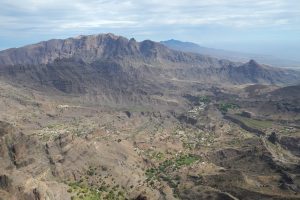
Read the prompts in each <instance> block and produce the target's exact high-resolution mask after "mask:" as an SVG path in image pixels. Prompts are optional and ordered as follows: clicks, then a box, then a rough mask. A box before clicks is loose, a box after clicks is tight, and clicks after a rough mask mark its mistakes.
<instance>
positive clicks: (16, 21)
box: [0, 0, 300, 60]
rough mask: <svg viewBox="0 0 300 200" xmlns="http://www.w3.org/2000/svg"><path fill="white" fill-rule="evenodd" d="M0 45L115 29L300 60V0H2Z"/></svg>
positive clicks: (142, 36)
mask: <svg viewBox="0 0 300 200" xmlns="http://www.w3.org/2000/svg"><path fill="white" fill-rule="evenodd" d="M0 27H1V28H0V49H6V48H10V47H19V46H22V45H26V44H30V43H35V42H38V41H41V40H48V39H51V38H67V37H73V36H77V35H85V34H97V33H107V32H112V33H115V34H118V35H123V36H126V37H128V38H130V37H134V38H136V39H137V40H144V39H151V40H155V41H160V40H167V39H171V38H174V39H179V40H183V41H191V42H196V43H198V44H200V45H203V46H207V47H214V48H222V49H228V50H235V51H242V52H249V53H257V54H269V55H275V56H277V57H282V58H288V59H298V60H300V53H299V52H300V1H299V0H205V1H204V0H198V1H195V0H184V1H183V0H151V1H150V0H149V1H145V0H123V1H122V0H110V1H109V0H1V1H0Z"/></svg>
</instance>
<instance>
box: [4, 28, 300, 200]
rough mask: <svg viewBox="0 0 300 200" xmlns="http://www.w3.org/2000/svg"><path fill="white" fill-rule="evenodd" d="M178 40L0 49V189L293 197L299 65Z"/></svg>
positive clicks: (110, 39) (166, 199)
mask: <svg viewBox="0 0 300 200" xmlns="http://www.w3.org/2000/svg"><path fill="white" fill-rule="evenodd" d="M178 48H179V49H177V50H175V49H173V48H172V47H171V48H170V47H168V45H167V44H166V43H159V42H154V41H151V40H145V41H141V42H138V41H136V40H135V39H133V38H132V39H127V38H125V37H122V36H117V35H114V34H111V33H109V34H98V35H88V36H78V37H73V38H67V39H52V40H49V41H43V42H40V43H37V44H32V45H27V46H24V47H20V48H12V49H7V50H4V51H0V113H1V115H0V200H16V199H17V200H46V199H47V200H57V199H59V200H102V199H103V200H116V199H118V200H127V199H130V200H176V199H182V200H194V199H213V200H237V199H240V200H253V199H262V200H273V199H277V200H298V199H300V196H299V194H300V176H299V174H300V170H299V163H300V150H299V146H300V106H299V105H300V98H299V94H300V92H299V90H300V72H299V71H296V70H292V69H285V68H278V67H272V66H269V65H265V64H260V63H259V62H258V61H256V60H254V59H249V60H247V61H243V62H241V61H240V60H239V61H236V60H234V59H233V61H232V60H229V59H225V58H224V57H222V58H220V57H219V56H217V55H205V54H206V53H203V52H204V51H201V52H200V53H199V52H196V51H195V52H190V50H188V49H184V48H183V47H182V48H181V47H178ZM195 48H196V49H198V46H196V47H195ZM206 52H208V51H206ZM201 53H203V54H201ZM208 53H209V52H208ZM208 53H207V54H208Z"/></svg>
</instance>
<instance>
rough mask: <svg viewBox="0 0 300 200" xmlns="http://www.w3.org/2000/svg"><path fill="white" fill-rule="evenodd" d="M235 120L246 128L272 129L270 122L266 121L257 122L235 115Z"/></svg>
mask: <svg viewBox="0 0 300 200" xmlns="http://www.w3.org/2000/svg"><path fill="white" fill-rule="evenodd" d="M234 117H235V118H237V119H238V120H240V121H241V122H243V123H244V124H245V125H246V126H249V127H252V128H256V129H266V128H270V127H272V124H273V123H272V122H271V121H267V120H257V119H253V118H247V117H242V116H239V115H235V116H234Z"/></svg>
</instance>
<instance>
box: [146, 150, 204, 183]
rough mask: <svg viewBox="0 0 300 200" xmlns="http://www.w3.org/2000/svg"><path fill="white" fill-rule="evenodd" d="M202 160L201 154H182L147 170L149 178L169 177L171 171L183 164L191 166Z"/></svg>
mask: <svg viewBox="0 0 300 200" xmlns="http://www.w3.org/2000/svg"><path fill="white" fill-rule="evenodd" d="M198 160H200V157H199V156H196V155H192V154H188V155H180V156H178V157H175V158H172V159H170V160H165V161H164V162H162V163H160V164H159V165H158V167H154V168H150V169H147V170H146V176H147V180H152V179H158V178H159V177H168V174H169V173H170V172H173V171H175V170H177V169H180V168H181V167H182V166H189V165H191V164H193V163H195V162H196V161H198Z"/></svg>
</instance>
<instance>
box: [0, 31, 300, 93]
mask: <svg viewBox="0 0 300 200" xmlns="http://www.w3.org/2000/svg"><path fill="white" fill-rule="evenodd" d="M0 78H1V79H3V80H9V81H12V82H14V83H20V84H24V85H30V86H32V87H34V88H37V89H45V88H49V87H50V88H54V89H56V90H58V91H61V92H64V93H86V92H89V91H91V90H93V91H94V90H97V91H102V92H106V93H112V91H114V92H115V91H120V93H122V94H123V95H124V96H126V95H128V96H130V95H131V94H130V91H131V93H137V94H139V92H141V90H142V91H143V92H142V94H145V93H147V90H148V89H149V88H151V89H150V90H148V93H151V92H154V93H155V92H156V91H153V89H152V88H157V89H158V90H159V88H161V87H162V86H166V85H169V86H172V87H177V86H178V84H179V83H178V81H184V82H185V83H189V84H193V83H195V82H199V83H202V84H245V83H264V84H291V83H294V82H296V81H298V80H299V79H300V73H299V72H295V71H289V70H282V69H276V68H271V67H267V66H263V65H260V64H258V63H256V62H255V61H254V60H251V61H249V62H248V63H245V64H241V63H234V62H230V61H227V60H218V59H215V58H211V57H208V56H203V55H199V54H193V53H184V52H180V51H175V50H171V49H168V48H167V47H165V46H163V45H162V44H160V43H156V42H153V41H150V40H146V41H143V42H137V41H135V40H134V39H130V40H128V39H126V38H124V37H121V36H115V35H113V34H100V35H91V36H80V37H77V38H68V39H65V40H49V41H46V42H41V43H38V44H34V45H29V46H25V47H22V48H17V49H9V50H5V51H2V52H0ZM150 85H151V87H149V86H150ZM165 89H168V88H165ZM145 90H146V91H145ZM138 91H139V92H138Z"/></svg>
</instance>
